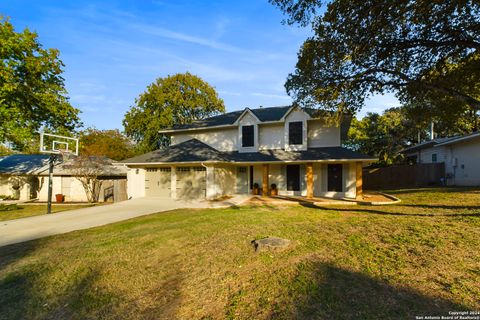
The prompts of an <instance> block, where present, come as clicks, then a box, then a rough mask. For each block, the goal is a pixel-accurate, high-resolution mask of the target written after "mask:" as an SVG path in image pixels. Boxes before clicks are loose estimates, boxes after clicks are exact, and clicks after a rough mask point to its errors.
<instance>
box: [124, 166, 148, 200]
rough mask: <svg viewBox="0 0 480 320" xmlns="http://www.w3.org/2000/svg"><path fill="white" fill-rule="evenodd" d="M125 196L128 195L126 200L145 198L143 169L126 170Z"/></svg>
mask: <svg viewBox="0 0 480 320" xmlns="http://www.w3.org/2000/svg"><path fill="white" fill-rule="evenodd" d="M137 170H138V171H137ZM127 194H128V198H141V197H145V169H144V168H128V171H127Z"/></svg>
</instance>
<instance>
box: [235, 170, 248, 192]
mask: <svg viewBox="0 0 480 320" xmlns="http://www.w3.org/2000/svg"><path fill="white" fill-rule="evenodd" d="M237 193H239V194H248V168H247V167H237Z"/></svg>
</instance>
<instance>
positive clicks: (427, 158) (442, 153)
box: [418, 147, 447, 163]
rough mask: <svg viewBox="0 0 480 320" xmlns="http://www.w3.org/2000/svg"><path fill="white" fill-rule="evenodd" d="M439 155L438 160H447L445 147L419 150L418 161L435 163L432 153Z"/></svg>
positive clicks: (438, 161)
mask: <svg viewBox="0 0 480 320" xmlns="http://www.w3.org/2000/svg"><path fill="white" fill-rule="evenodd" d="M433 154H436V155H437V162H436V163H441V162H445V161H446V159H447V153H446V149H445V147H433V148H427V149H423V150H421V151H419V156H418V163H433V161H432V155H433Z"/></svg>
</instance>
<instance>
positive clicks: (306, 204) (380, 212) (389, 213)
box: [300, 202, 480, 217]
mask: <svg viewBox="0 0 480 320" xmlns="http://www.w3.org/2000/svg"><path fill="white" fill-rule="evenodd" d="M300 205H301V206H303V207H307V208H313V209H321V210H324V211H337V212H339V211H341V212H360V213H372V214H378V215H387V216H407V217H480V212H477V213H403V212H393V211H384V210H380V209H379V210H375V209H367V208H366V206H359V207H356V208H338V207H337V208H336V207H330V206H328V207H327V206H319V205H316V204H313V203H310V202H300ZM399 207H409V208H414V207H418V208H424V209H425V208H432V209H440V208H443V209H452V208H449V207H451V206H429V205H396V206H391V207H390V208H399ZM371 208H374V206H371ZM468 208H472V207H468ZM454 209H467V208H458V207H456V208H454ZM473 209H480V207H473Z"/></svg>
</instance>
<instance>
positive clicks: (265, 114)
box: [173, 106, 291, 129]
mask: <svg viewBox="0 0 480 320" xmlns="http://www.w3.org/2000/svg"><path fill="white" fill-rule="evenodd" d="M290 108H291V106H283V107H269V108H256V109H249V110H250V111H252V112H253V114H254V115H255V116H256V117H257V118H258V119H259V120H260V121H262V122H264V121H278V120H280V119H281V118H282V117H283V116H284V115H285V113H287V111H288V110H289V109H290ZM245 110H246V109H243V110H238V111H233V112H227V113H224V114H220V115H218V116H214V117H210V118H207V119H203V120H198V121H195V122H193V123H191V124H184V125H177V126H174V127H173V129H191V128H205V127H215V126H223V125H230V124H234V123H235V121H237V119H238V117H240V116H241V115H242V113H243V112H244V111H245Z"/></svg>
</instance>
